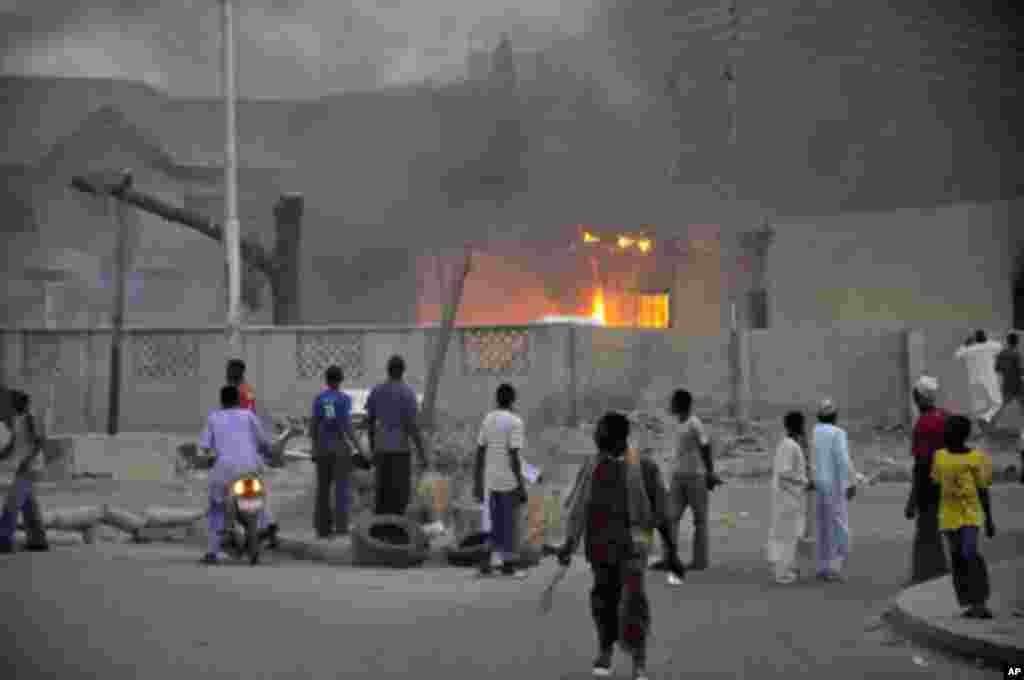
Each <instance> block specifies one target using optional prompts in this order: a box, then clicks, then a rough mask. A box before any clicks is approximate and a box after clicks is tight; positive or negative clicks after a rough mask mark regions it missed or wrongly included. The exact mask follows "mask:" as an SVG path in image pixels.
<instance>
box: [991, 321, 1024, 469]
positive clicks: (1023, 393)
mask: <svg viewBox="0 0 1024 680" xmlns="http://www.w3.org/2000/svg"><path fill="white" fill-rule="evenodd" d="M1019 344H1020V339H1019V338H1018V336H1017V334H1016V333H1009V334H1008V335H1007V336H1006V347H1004V348H1003V350H1002V351H1001V352H999V354H998V355H997V356H996V373H998V374H999V375H1000V377H1001V378H1002V388H1003V405H1002V406H1001V407H1000V408H999V410H998V411H996V413H995V415H993V416H992V420H991V421H990V422H992V423H994V422H995V421H996V419H997V418H999V416H1001V415H1002V413H1003V409H1005V408H1006V407H1007V406H1009V405H1010V402H1013V401H1016V402H1017V403H1018V404H1020V407H1021V408H1022V409H1024V362H1022V361H1021V356H1020V348H1019V347H1018V345H1019ZM1020 447H1021V451H1020V464H1021V473H1020V483H1021V484H1024V430H1022V431H1021V433H1020Z"/></svg>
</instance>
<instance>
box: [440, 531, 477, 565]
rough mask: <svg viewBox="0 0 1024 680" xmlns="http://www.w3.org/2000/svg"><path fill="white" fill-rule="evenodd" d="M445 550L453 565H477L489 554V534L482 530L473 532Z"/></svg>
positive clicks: (446, 557)
mask: <svg viewBox="0 0 1024 680" xmlns="http://www.w3.org/2000/svg"><path fill="white" fill-rule="evenodd" d="M444 552H445V559H447V561H448V564H450V565H452V566H455V567H475V566H477V565H478V564H480V561H481V560H483V559H484V557H486V556H487V552H488V546H487V534H485V533H483V532H482V531H476V532H473V533H471V534H469V535H468V536H466V537H465V538H463V539H461V540H460V541H459V543H458V545H456V546H453V547H451V548H448V549H447V550H445V551H444Z"/></svg>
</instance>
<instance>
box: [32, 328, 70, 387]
mask: <svg viewBox="0 0 1024 680" xmlns="http://www.w3.org/2000/svg"><path fill="white" fill-rule="evenodd" d="M22 347H23V349H24V363H23V364H22V365H23V366H24V367H25V369H24V372H25V376H26V377H29V378H60V377H62V376H63V375H64V368H63V367H62V366H61V361H60V338H59V337H58V336H56V335H53V334H50V333H26V334H25V335H24V336H23V337H22Z"/></svg>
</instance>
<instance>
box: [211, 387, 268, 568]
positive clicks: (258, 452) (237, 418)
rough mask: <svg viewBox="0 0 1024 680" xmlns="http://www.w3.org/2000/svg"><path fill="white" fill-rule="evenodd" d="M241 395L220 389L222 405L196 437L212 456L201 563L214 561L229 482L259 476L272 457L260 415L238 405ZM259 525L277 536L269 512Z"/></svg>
mask: <svg viewBox="0 0 1024 680" xmlns="http://www.w3.org/2000/svg"><path fill="white" fill-rule="evenodd" d="M240 399H241V395H240V394H239V389H238V387H237V386H235V385H225V386H224V387H222V388H221V390H220V404H221V408H220V409H218V410H216V411H214V412H213V413H211V414H210V415H209V418H208V419H207V422H206V427H205V428H204V429H203V432H202V434H201V435H200V437H199V448H200V449H201V450H202V451H203V454H204V455H207V456H209V455H211V452H212V455H213V456H215V459H214V463H213V467H212V468H211V469H210V473H209V477H208V480H209V495H210V506H209V536H208V539H207V549H206V555H204V557H203V560H202V561H203V562H204V563H206V564H217V563H218V561H219V554H220V552H221V541H222V538H223V533H224V529H225V526H224V524H225V514H226V511H227V503H228V500H229V499H228V485H230V484H232V483H233V482H234V481H236V480H237V479H239V478H241V477H244V476H248V475H260V474H261V473H262V471H263V467H264V464H265V463H269V462H270V459H271V457H272V443H271V441H270V438H269V437H268V436H267V434H266V432H265V431H264V429H263V425H262V423H260V420H259V418H257V417H256V415H255V414H254V413H253V412H252V411H250V410H248V409H243V408H241V405H240ZM259 528H260V530H261V534H262V537H263V538H269V539H270V540H271V541H273V539H274V538H275V537H276V534H277V526H276V525H275V524H273V523H272V519H271V517H270V515H269V513H268V512H267V511H266V510H264V511H262V512H261V515H260V522H259Z"/></svg>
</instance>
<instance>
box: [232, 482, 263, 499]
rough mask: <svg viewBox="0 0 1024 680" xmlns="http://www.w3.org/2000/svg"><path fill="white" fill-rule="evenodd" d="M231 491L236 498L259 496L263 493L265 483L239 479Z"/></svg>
mask: <svg viewBox="0 0 1024 680" xmlns="http://www.w3.org/2000/svg"><path fill="white" fill-rule="evenodd" d="M231 490H232V492H233V493H234V495H236V496H259V495H260V494H262V493H263V483H262V482H261V481H260V480H258V479H239V480H238V481H237V482H235V483H234V485H233V486H232V487H231Z"/></svg>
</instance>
